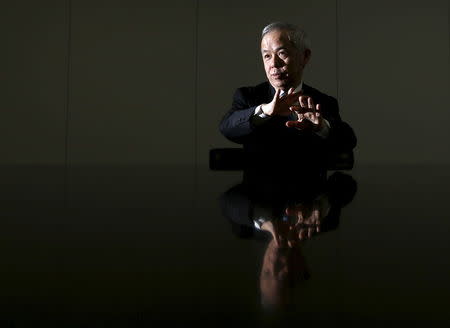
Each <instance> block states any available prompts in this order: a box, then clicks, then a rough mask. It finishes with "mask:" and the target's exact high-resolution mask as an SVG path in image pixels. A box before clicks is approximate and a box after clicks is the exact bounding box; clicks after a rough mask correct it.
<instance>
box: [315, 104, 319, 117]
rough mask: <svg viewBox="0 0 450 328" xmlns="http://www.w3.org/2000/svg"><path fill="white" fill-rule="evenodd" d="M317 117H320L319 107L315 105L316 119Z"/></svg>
mask: <svg viewBox="0 0 450 328" xmlns="http://www.w3.org/2000/svg"><path fill="white" fill-rule="evenodd" d="M319 116H320V105H319V104H317V105H316V117H319Z"/></svg>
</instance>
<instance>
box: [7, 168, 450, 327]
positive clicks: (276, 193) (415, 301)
mask: <svg viewBox="0 0 450 328" xmlns="http://www.w3.org/2000/svg"><path fill="white" fill-rule="evenodd" d="M292 174H293V176H295V175H296V174H297V173H296V172H295V171H293V172H292ZM336 174H337V175H336ZM0 175H1V183H0V193H1V198H0V202H1V207H0V208H1V212H0V243H1V248H0V249H1V259H2V262H1V263H2V265H1V280H0V281H1V282H0V284H1V289H0V290H1V293H0V300H1V310H0V314H1V315H0V322H1V323H2V326H5V327H151V326H152V327H153V326H173V325H175V326H197V325H199V324H206V325H209V326H213V327H216V326H232V325H237V324H239V325H243V326H247V327H271V326H283V327H284V326H286V325H290V324H295V325H296V326H299V325H306V324H307V325H310V326H317V327H330V326H331V327H337V326H341V325H346V326H360V327H372V326H373V327H378V326H399V325H401V326H403V325H409V326H415V325H417V326H427V327H445V326H448V325H449V323H450V315H449V313H448V308H449V305H450V301H449V295H450V261H449V256H448V253H449V252H450V243H449V238H448V233H449V231H450V215H449V214H448V209H447V206H448V204H449V200H448V187H449V186H450V170H449V167H448V166H401V165H398V166H388V165H384V166H383V165H373V166H369V165H366V166H363V165H360V166H358V165H356V166H355V168H354V169H353V170H352V171H343V172H337V173H336V172H328V173H327V175H326V176H324V177H321V180H320V181H321V182H320V188H315V187H314V184H311V183H310V182H311V181H309V182H308V183H307V184H302V183H299V184H298V190H299V193H296V191H295V189H296V188H295V184H294V185H292V184H291V185H290V186H289V187H286V186H284V185H281V186H280V185H279V184H277V183H276V182H274V184H273V181H272V184H262V185H258V184H256V186H254V185H253V184H252V183H251V182H250V183H249V182H248V181H249V180H248V179H247V180H246V179H245V177H243V175H244V173H243V172H242V171H239V170H233V171H226V170H222V171H213V170H210V169H209V168H208V167H193V166H134V167H120V166H108V167H105V166H98V167H71V168H64V167H51V166H41V167H31V166H22V167H20V166H15V167H2V170H1V174H0ZM262 179H263V178H262ZM250 181H251V179H250ZM256 181H258V179H256ZM259 181H261V177H259ZM263 181H264V179H263ZM336 181H337V182H336ZM305 186H306V187H305ZM272 187H274V188H275V189H271V188H272ZM277 188H278V189H277ZM293 190H294V191H293ZM305 190H313V193H312V194H311V195H309V194H308V192H305ZM292 192H294V194H292ZM285 196H286V197H287V198H286V199H284V198H283V197H285ZM273 199H275V200H276V201H273V202H272V200H273Z"/></svg>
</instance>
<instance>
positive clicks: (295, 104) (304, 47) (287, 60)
mask: <svg viewBox="0 0 450 328" xmlns="http://www.w3.org/2000/svg"><path fill="white" fill-rule="evenodd" d="M261 54H262V59H263V63H264V68H265V71H266V75H267V79H268V82H264V83H261V84H259V85H257V86H255V87H243V88H239V89H237V91H236V92H235V94H234V98H233V103H232V107H231V109H230V110H229V111H228V112H227V113H226V115H225V116H224V118H223V119H222V122H221V124H220V130H221V132H222V134H223V135H224V136H225V137H227V138H228V139H230V140H231V141H234V142H237V143H241V144H243V145H244V149H245V150H247V151H248V152H249V153H251V154H261V153H265V154H268V152H272V153H275V155H277V154H279V155H286V154H289V155H292V153H294V154H296V155H299V154H300V155H301V157H302V158H303V159H320V158H321V157H323V155H324V153H325V152H326V151H328V150H341V149H345V150H351V149H353V148H354V147H355V145H356V138H355V136H354V134H353V131H352V129H351V128H350V127H349V126H348V125H347V124H345V123H344V122H342V120H341V118H340V116H339V112H338V104H337V101H336V99H334V98H332V97H330V96H327V95H325V94H323V93H321V92H319V91H318V90H316V89H314V88H312V87H310V86H308V85H306V84H304V83H303V70H304V68H305V66H306V64H307V63H308V61H309V59H310V57H311V50H310V47H309V45H308V41H307V39H306V36H305V33H304V31H302V30H301V29H299V28H297V27H296V26H293V25H290V24H286V23H272V24H270V25H268V26H266V27H265V28H264V29H263V32H262V39H261Z"/></svg>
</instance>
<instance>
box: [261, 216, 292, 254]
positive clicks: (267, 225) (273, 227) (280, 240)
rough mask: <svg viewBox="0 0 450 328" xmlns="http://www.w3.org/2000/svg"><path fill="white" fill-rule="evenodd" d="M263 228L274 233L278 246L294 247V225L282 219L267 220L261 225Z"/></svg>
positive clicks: (273, 236)
mask: <svg viewBox="0 0 450 328" xmlns="http://www.w3.org/2000/svg"><path fill="white" fill-rule="evenodd" d="M261 230H264V231H268V232H270V234H271V235H272V238H273V241H274V243H275V246H276V247H278V248H285V247H293V245H294V244H293V241H292V240H291V239H292V237H293V236H292V225H291V224H290V223H289V222H284V221H280V220H273V221H266V222H264V223H263V224H262V225H261Z"/></svg>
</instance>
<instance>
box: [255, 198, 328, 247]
mask: <svg viewBox="0 0 450 328" xmlns="http://www.w3.org/2000/svg"><path fill="white" fill-rule="evenodd" d="M323 201H324V202H325V203H323ZM325 204H327V200H325V198H322V199H318V200H315V201H313V202H312V203H308V204H299V205H295V206H290V207H288V208H286V210H285V213H286V215H287V217H288V218H291V219H290V220H289V219H288V220H271V221H266V222H264V223H263V224H262V225H261V229H262V230H265V231H268V232H270V234H271V235H272V237H273V241H274V243H275V245H276V247H278V248H292V247H295V246H296V245H298V244H299V242H300V241H302V240H305V239H311V238H312V237H313V235H314V234H316V233H319V232H320V224H321V223H322V220H323V218H324V216H325V215H326V212H327V210H326V206H325Z"/></svg>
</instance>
